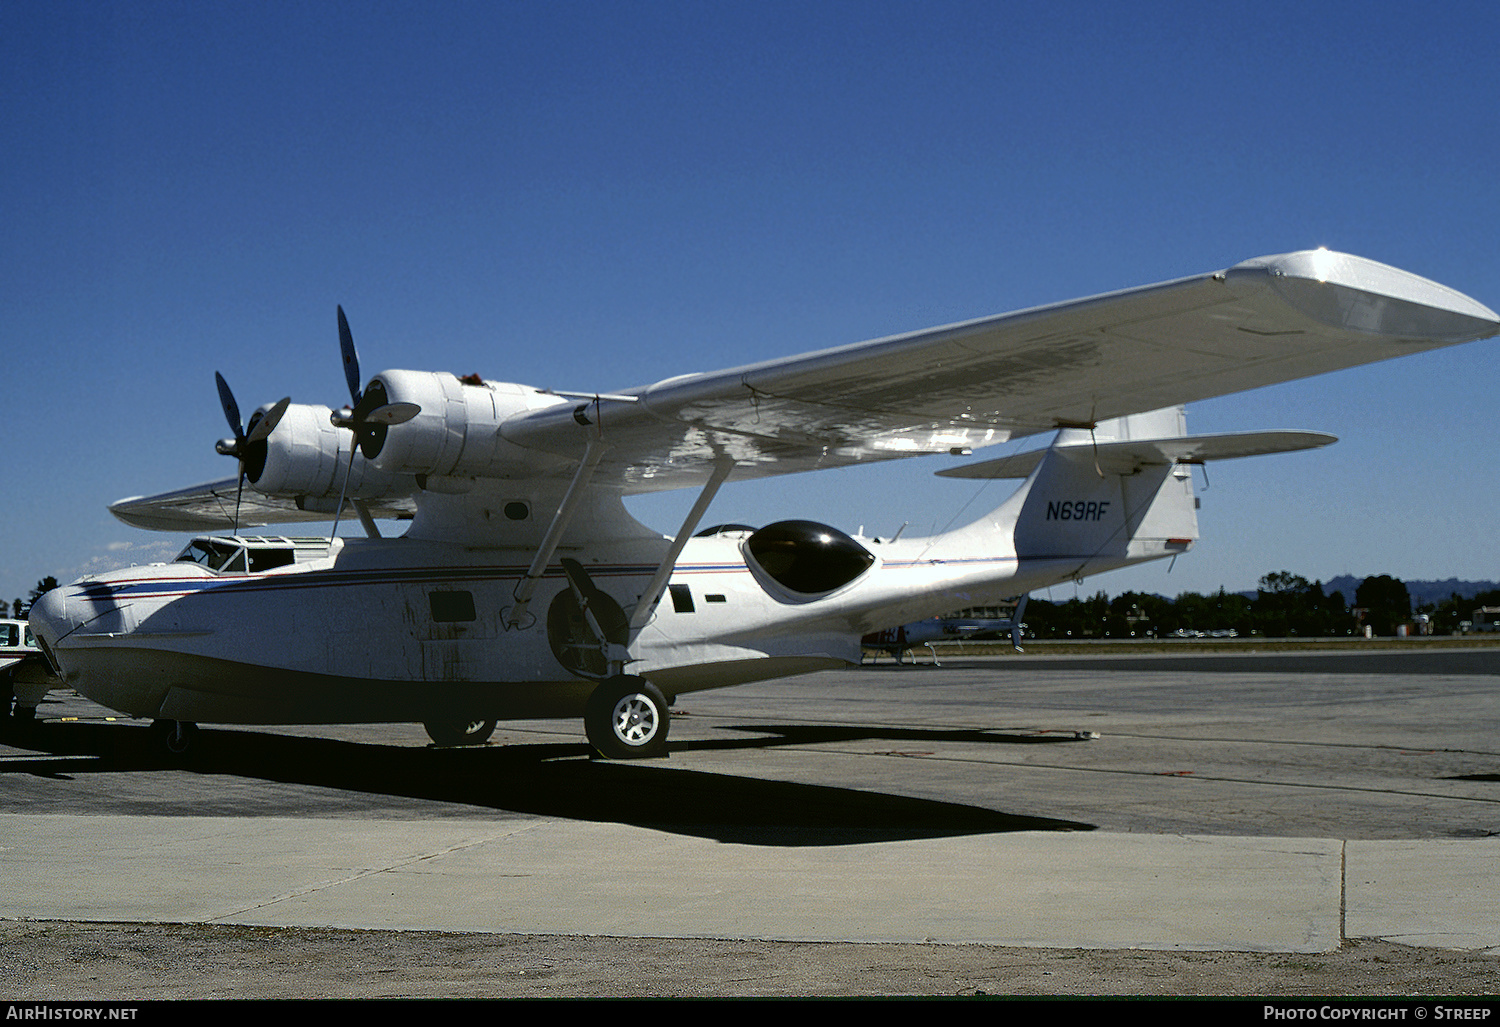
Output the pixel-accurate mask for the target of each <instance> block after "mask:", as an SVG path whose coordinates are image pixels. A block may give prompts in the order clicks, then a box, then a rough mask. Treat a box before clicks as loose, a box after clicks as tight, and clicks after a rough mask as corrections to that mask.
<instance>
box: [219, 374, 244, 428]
mask: <svg viewBox="0 0 1500 1027" xmlns="http://www.w3.org/2000/svg"><path fill="white" fill-rule="evenodd" d="M214 381H216V382H218V383H219V405H220V406H221V407H223V408H224V419H225V420H226V421H228V422H229V430H230V431H232V432H234V440H235V441H236V442H238V441H240V440H241V439H243V438H244V437H245V429H243V428H241V427H240V405H239V404H238V403H236V402H235V401H234V393H233V392H231V391H230V389H229V383H228V382H226V381H225V380H224V376H223V375H222V374H220V373H219V372H218V371H215V372H214Z"/></svg>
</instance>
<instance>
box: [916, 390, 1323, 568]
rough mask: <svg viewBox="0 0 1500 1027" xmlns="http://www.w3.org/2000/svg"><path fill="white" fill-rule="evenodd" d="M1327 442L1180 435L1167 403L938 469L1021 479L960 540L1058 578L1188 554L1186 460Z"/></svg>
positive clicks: (1267, 435)
mask: <svg viewBox="0 0 1500 1027" xmlns="http://www.w3.org/2000/svg"><path fill="white" fill-rule="evenodd" d="M1333 441H1334V438H1333V436H1331V435H1322V434H1318V433H1314V432H1284V431H1273V432H1244V433H1236V434H1231V435H1196V436H1195V435H1188V434H1187V419H1186V415H1185V412H1184V410H1183V408H1182V407H1170V408H1167V409H1164V410H1153V411H1150V412H1148V413H1142V414H1132V415H1130V416H1128V417H1121V418H1117V419H1115V420H1111V421H1103V422H1100V423H1099V424H1098V425H1096V426H1095V427H1094V428H1093V429H1092V430H1090V429H1087V428H1065V429H1062V430H1061V431H1059V432H1058V435H1057V439H1056V440H1055V441H1054V442H1053V443H1052V445H1051V447H1049V448H1048V449H1045V450H1035V451H1032V452H1029V453H1022V454H1019V455H1017V456H1013V457H1004V458H1001V459H999V460H989V461H982V462H980V463H975V464H969V465H967V466H965V467H960V468H953V469H950V470H947V471H942V472H939V473H941V474H942V475H944V476H946V477H961V478H1012V477H1025V479H1026V481H1025V483H1024V484H1023V485H1022V486H1021V487H1020V489H1018V490H1017V491H1016V493H1015V494H1014V495H1012V496H1011V497H1010V498H1009V499H1008V500H1006V502H1005V503H1004V504H1003V505H1002V506H1001V507H1000V508H999V509H997V510H995V511H994V512H993V513H992V514H990V516H989V517H987V518H984V519H983V520H981V521H980V522H978V523H976V524H973V525H970V526H969V527H968V528H965V529H963V530H962V531H961V532H960V533H959V534H960V535H961V536H964V537H963V539H962V540H961V541H962V543H963V544H966V545H969V544H974V543H979V544H985V542H988V543H989V545H990V546H992V547H993V546H994V545H997V544H1001V543H1002V538H1003V536H1009V538H1008V539H1004V541H1005V542H1009V541H1013V543H1014V547H1015V555H1016V557H1017V559H1018V561H1019V562H1020V564H1021V565H1022V566H1023V567H1024V566H1025V565H1026V564H1027V563H1028V562H1031V563H1033V564H1035V563H1046V564H1050V565H1052V566H1053V567H1054V568H1056V569H1059V570H1061V571H1062V573H1061V574H1059V578H1066V577H1070V576H1082V575H1084V574H1096V573H1099V572H1100V571H1104V570H1109V569H1111V568H1114V567H1121V566H1124V565H1126V564H1133V563H1139V562H1142V561H1145V560H1153V559H1158V558H1160V557H1163V556H1172V555H1175V554H1177V553H1181V552H1186V551H1187V550H1188V549H1189V548H1190V547H1191V546H1192V544H1193V542H1195V541H1196V540H1197V538H1198V516H1197V501H1196V499H1195V497H1194V495H1193V478H1192V468H1191V465H1192V464H1195V463H1202V462H1203V461H1205V460H1210V459H1219V458H1226V457H1233V456H1251V455H1254V454H1257V453H1275V452H1288V451H1291V450H1296V449H1307V448H1310V447H1313V446H1322V445H1327V444H1328V443H1330V442H1333ZM996 536H1001V537H998V538H997V537H996ZM992 551H993V550H992Z"/></svg>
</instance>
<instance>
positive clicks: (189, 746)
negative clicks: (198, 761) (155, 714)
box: [151, 720, 198, 759]
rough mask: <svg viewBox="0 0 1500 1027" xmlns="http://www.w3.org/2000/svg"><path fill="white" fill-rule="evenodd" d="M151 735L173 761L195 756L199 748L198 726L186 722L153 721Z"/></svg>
mask: <svg viewBox="0 0 1500 1027" xmlns="http://www.w3.org/2000/svg"><path fill="white" fill-rule="evenodd" d="M151 735H152V739H153V740H154V741H155V743H156V745H157V746H158V748H160V749H162V750H163V751H164V752H165V753H166V754H167V755H168V756H170V757H172V758H173V759H181V758H182V757H184V756H187V755H189V754H193V753H195V752H196V750H197V748H198V725H197V724H193V723H190V722H189V721H186V720H153V721H152V722H151Z"/></svg>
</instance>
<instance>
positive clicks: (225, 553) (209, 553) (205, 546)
mask: <svg viewBox="0 0 1500 1027" xmlns="http://www.w3.org/2000/svg"><path fill="white" fill-rule="evenodd" d="M236 556H239V557H240V559H239V566H238V568H234V567H228V568H226V566H225V565H226V564H228V563H229V562H230V561H232V560H233V559H234V558H235V557H236ZM176 562H177V563H196V564H201V565H202V566H204V567H207V568H208V569H209V570H211V571H218V570H226V569H228V570H236V569H237V570H241V571H243V570H244V569H245V566H244V563H245V561H244V555H243V551H242V550H241V549H240V547H239V546H236V545H231V544H230V543H228V542H217V541H215V540H213V539H207V538H195V539H193V541H191V542H189V543H188V546H187V548H186V549H184V550H183V551H182V555H181V556H179V557H178V558H177V561H176Z"/></svg>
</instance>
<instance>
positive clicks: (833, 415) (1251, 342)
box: [501, 250, 1500, 492]
mask: <svg viewBox="0 0 1500 1027" xmlns="http://www.w3.org/2000/svg"><path fill="white" fill-rule="evenodd" d="M1497 331H1500V316H1497V315H1496V314H1495V312H1494V311H1492V310H1490V309H1489V308H1487V307H1485V306H1483V305H1482V304H1480V303H1478V302H1476V301H1474V300H1472V299H1470V298H1469V297H1467V296H1464V295H1463V294H1462V293H1459V292H1456V291H1454V290H1452V289H1449V288H1446V287H1445V286H1442V285H1439V284H1437V283H1435V282H1431V281H1428V280H1427V279H1424V278H1419V277H1417V276H1416V275H1413V274H1409V273H1407V272H1405V271H1401V270H1398V269H1396V268H1392V267H1388V266H1386V265H1384V264H1378V263H1375V262H1374V261H1370V260H1365V259H1363V258H1360V257H1353V256H1349V255H1346V254H1340V253H1334V252H1330V251H1327V250H1312V251H1303V252H1299V253H1289V254H1282V255H1279V256H1272V257H1261V258H1258V259H1255V260H1250V261H1246V262H1244V263H1242V264H1237V265H1235V266H1234V267H1232V268H1229V269H1227V270H1225V271H1219V272H1214V273H1212V274H1205V275H1199V276H1196V277H1193V278H1184V279H1180V280H1177V281H1173V282H1166V283H1163V284H1160V285H1153V286H1146V287H1144V288H1139V289H1130V290H1126V291H1123V292H1115V293H1109V294H1106V295H1103V296H1096V297H1093V298H1090V299H1082V300H1076V301H1073V302H1070V303H1062V304H1057V305H1054V306H1047V307H1039V308H1035V309H1032V310H1025V311H1021V312H1018V313H1014V314H1005V315H1001V316H999V317H991V318H985V319H981V320H977V321H968V322H964V323H961V324H954V325H948V326H945V327H941V328H933V329H929V330H926V331H921V332H915V333H911V334H908V335H899V336H894V337H891V338H887V339H879V340H875V341H873V342H866V343H860V344H857V345H853V346H846V347H841V348H838V349H831V350H825V351H822V352H818V353H811V354H807V355H804V356H798V357H792V358H788V359H783V360H773V361H768V362H765V363H759V364H752V365H748V366H745V367H738V368H733V369H730V370H726V371H719V372H716V373H712V374H697V375H688V376H685V377H682V378H672V379H668V380H666V381H663V382H659V383H657V384H655V385H650V386H646V387H643V388H637V389H627V390H624V394H623V395H621V396H618V397H616V398H609V397H604V398H600V399H598V400H597V401H594V402H582V403H572V402H570V403H565V404H557V405H554V406H551V407H548V408H545V409H541V410H534V411H530V412H525V413H521V414H517V415H515V416H513V417H511V418H510V419H508V420H507V421H506V422H505V423H504V425H503V426H502V430H501V431H502V435H503V436H504V438H505V439H506V440H508V441H510V442H513V443H516V444H518V445H521V446H524V447H527V448H531V449H536V450H542V451H545V452H548V453H552V454H555V455H558V456H565V457H568V458H572V459H576V458H579V457H580V456H581V455H582V453H583V449H584V446H585V445H586V443H587V441H588V439H589V437H590V436H591V435H592V436H594V437H596V438H597V439H599V440H600V441H602V442H604V443H607V444H608V448H607V449H606V450H605V451H604V453H603V455H602V457H600V462H599V465H598V467H597V469H596V471H595V473H594V479H593V480H594V482H595V484H604V483H612V484H614V485H616V486H618V487H621V488H622V489H623V490H624V491H626V492H646V491H654V490H658V489H670V488H680V487H683V486H688V485H696V484H701V483H702V482H703V481H704V479H705V477H706V476H707V474H708V473H710V471H711V470H712V468H714V467H715V466H718V465H719V464H720V462H721V461H722V460H723V459H725V458H728V459H730V460H733V461H734V463H735V469H734V473H733V477H734V478H753V477H763V476H767V475H773V474H784V473H789V472H793V471H803V470H812V469H816V468H821V467H834V466H842V465H846V464H851V463H856V462H862V461H869V460H882V459H892V458H897V457H905V456H914V455H918V454H921V453H945V452H952V451H962V450H966V449H970V448H975V447H978V446H984V445H990V444H993V443H997V442H1003V441H1005V440H1007V439H1010V438H1015V437H1017V436H1022V435H1029V434H1034V433H1037V432H1044V431H1051V430H1053V429H1056V428H1059V427H1087V426H1090V425H1093V424H1096V423H1097V422H1099V421H1102V420H1105V419H1108V418H1113V417H1119V416H1123V415H1126V414H1131V413H1136V412H1139V411H1143V410H1153V409H1159V408H1162V407H1167V406H1172V405H1175V404H1179V403H1186V402H1191V401H1194V400H1201V399H1206V398H1209V397H1211V396H1219V395H1224V394H1227V393H1231V392H1239V391H1242V390H1246V389H1253V388H1258V387H1261V386H1264V385H1271V384H1275V383H1278V382H1284V381H1291V380H1293V379H1297V378H1304V377H1308V376H1310V375H1315V374H1321V373H1324V372H1327V371H1335V370H1339V369H1341V368H1346V367H1353V366H1356V365H1359V364H1366V363H1372V362H1375V361H1378V360H1385V359H1388V358H1391V357H1396V356H1402V355H1405V354H1409V353H1417V352H1421V351H1424V350H1428V349H1434V348H1437V347H1440V346H1448V345H1453V344H1456V343H1461V342H1470V341H1473V340H1476V339H1483V338H1487V337H1489V336H1492V335H1494V334H1496V332H1497Z"/></svg>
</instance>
